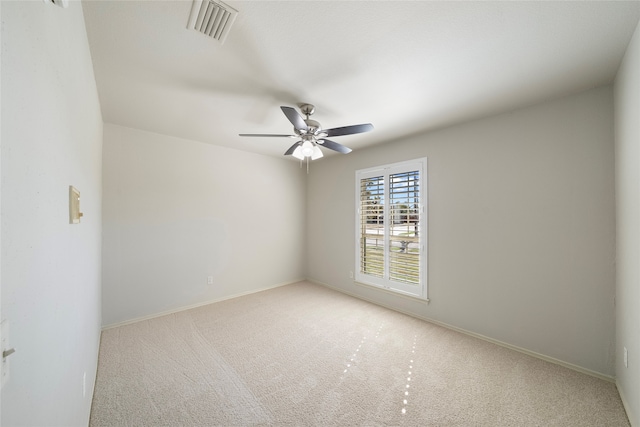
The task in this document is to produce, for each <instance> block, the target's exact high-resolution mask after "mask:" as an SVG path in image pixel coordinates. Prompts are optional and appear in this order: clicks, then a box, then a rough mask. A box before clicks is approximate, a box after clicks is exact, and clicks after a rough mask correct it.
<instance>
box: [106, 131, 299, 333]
mask: <svg viewBox="0 0 640 427" xmlns="http://www.w3.org/2000/svg"><path fill="white" fill-rule="evenodd" d="M103 167H104V187H103V188H104V201H103V219H104V225H103V233H104V241H103V324H104V325H112V324H115V323H119V322H124V321H128V320H132V319H137V318H141V317H145V316H150V315H155V314H158V313H162V312H167V311H172V310H176V309H178V308H181V307H187V306H191V305H197V304H201V303H204V302H208V301H214V300H218V299H222V298H226V297H229V296H233V295H239V294H243V293H247V292H252V291H256V290H260V289H265V288H268V287H272V286H276V285H280V284H284V283H289V282H294V281H298V280H301V279H303V278H304V277H305V235H304V226H305V224H306V216H305V200H306V199H305V192H304V191H305V183H306V172H305V171H304V170H303V169H300V167H299V166H298V164H297V163H295V162H291V161H287V160H283V159H277V158H272V157H267V156H262V155H258V154H252V153H247V152H243V151H238V150H233V149H229V148H223V147H218V146H213V145H208V144H204V143H199V142H194V141H188V140H184V139H179V138H173V137H168V136H163V135H158V134H153V133H148V132H143V131H139V130H134V129H130V128H125V127H120V126H115V125H110V124H105V133H104V163H103ZM207 276H213V281H214V284H213V285H207Z"/></svg>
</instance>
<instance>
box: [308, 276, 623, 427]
mask: <svg viewBox="0 0 640 427" xmlns="http://www.w3.org/2000/svg"><path fill="white" fill-rule="evenodd" d="M307 281H308V282H311V283H315V284H316V285H320V286H324V287H327V288H329V289H333V290H334V291H338V292H341V293H343V294H346V295H349V296H352V297H354V298H358V299H361V300H364V301H368V302H370V303H373V304H376V305H379V306H381V307H385V308H388V309H390V310H394V311H397V312H399V313H402V314H406V315H407V316H412V317H415V318H417V319H420V320H424V321H425V322H429V323H433V324H435V325H438V326H442V327H443V328H447V329H450V330H453V331H456V332H460V333H463V334H465V335H469V336H472V337H475V338H479V339H481V340H483V341H488V342H490V343H493V344H496V345H499V346H501V347H506V348H508V349H511V350H514V351H517V352H519V353H524V354H526V355H529V356H532V357H535V358H537V359H541V360H544V361H546V362H550V363H554V364H556V365H560V366H564V367H565V368H569V369H571V370H574V371H577V372H581V373H583V374H587V375H591V376H592V377H596V378H600V379H602V380H605V381H608V382H612V383H615V378H614V377H612V376H609V375H605V374H602V373H600V372H596V371H592V370H591V369H587V368H583V367H582V366H578V365H574V364H573V363H569V362H565V361H563V360H560V359H556V358H554V357H550V356H546V355H544V354H541V353H536V352H535V351H531V350H527V349H526V348H522V347H518V346H516V345H512V344H509V343H506V342H504V341H500V340H496V339H493V338H491V337H487V336H485V335H482V334H478V333H475V332H472V331H468V330H466V329H462V328H459V327H457V326H453V325H450V324H448V323H444V322H440V321H439V320H434V319H431V318H429V317H425V316H420V315H417V314H415V313H410V312H408V311H404V310H400V309H398V308H396V307H393V306H391V305H387V304H383V303H381V302H378V301H374V300H372V299H369V298H366V297H363V296H361V295H356V294H353V293H351V292H348V291H345V290H344V289H340V288H337V287H335V286H331V285H329V284H327V283H323V282H320V281H318V280H314V279H307ZM632 425H633V424H632Z"/></svg>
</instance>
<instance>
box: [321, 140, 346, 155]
mask: <svg viewBox="0 0 640 427" xmlns="http://www.w3.org/2000/svg"><path fill="white" fill-rule="evenodd" d="M318 144H319V145H321V146H322V147H326V148H328V149H330V150H333V151H337V152H338V153H342V154H347V153H350V152H351V148H349V147H345V146H344V145H342V144H338V143H337V142H333V141H331V140H329V139H319V140H318Z"/></svg>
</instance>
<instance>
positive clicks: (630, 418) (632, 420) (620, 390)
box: [616, 380, 640, 427]
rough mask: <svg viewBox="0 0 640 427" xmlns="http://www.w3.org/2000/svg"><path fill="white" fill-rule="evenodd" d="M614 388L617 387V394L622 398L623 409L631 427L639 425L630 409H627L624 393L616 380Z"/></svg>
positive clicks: (627, 403) (627, 404)
mask: <svg viewBox="0 0 640 427" xmlns="http://www.w3.org/2000/svg"><path fill="white" fill-rule="evenodd" d="M616 388H617V389H618V394H619V395H620V400H622V406H624V410H625V412H626V413H627V418H629V424H631V427H636V426H640V424H638V422H639V421H638V420H636V419H635V418H633V416H632V415H633V414H632V413H631V411H630V410H629V409H630V407H629V402H628V401H627V399H626V397H625V395H624V391H623V390H624V389H622V388H621V387H620V384H619V383H618V381H617V380H616Z"/></svg>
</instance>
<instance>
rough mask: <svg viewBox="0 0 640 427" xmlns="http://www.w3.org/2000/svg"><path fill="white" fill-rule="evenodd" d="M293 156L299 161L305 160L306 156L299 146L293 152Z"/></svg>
mask: <svg viewBox="0 0 640 427" xmlns="http://www.w3.org/2000/svg"><path fill="white" fill-rule="evenodd" d="M291 155H292V156H293V157H295V158H296V159H298V160H304V154H302V147H300V146H299V145H298V146H297V147H296V149H295V150H293V153H291Z"/></svg>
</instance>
